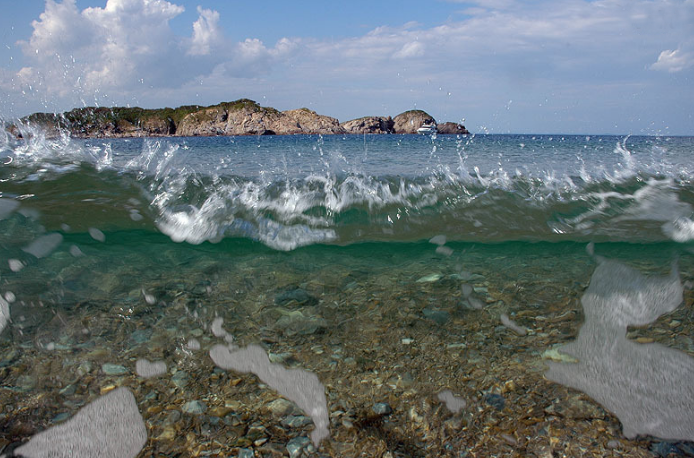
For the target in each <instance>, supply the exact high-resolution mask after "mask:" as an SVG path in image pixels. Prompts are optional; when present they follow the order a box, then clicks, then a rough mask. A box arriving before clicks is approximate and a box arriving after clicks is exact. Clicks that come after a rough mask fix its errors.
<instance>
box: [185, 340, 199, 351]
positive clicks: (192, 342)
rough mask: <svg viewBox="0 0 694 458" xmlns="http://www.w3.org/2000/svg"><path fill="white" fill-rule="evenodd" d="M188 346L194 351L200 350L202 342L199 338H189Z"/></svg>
mask: <svg viewBox="0 0 694 458" xmlns="http://www.w3.org/2000/svg"><path fill="white" fill-rule="evenodd" d="M186 347H187V348H188V350H192V351H196V350H200V342H199V341H198V339H190V340H188V343H187V344H186Z"/></svg>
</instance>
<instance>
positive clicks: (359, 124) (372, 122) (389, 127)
mask: <svg viewBox="0 0 694 458" xmlns="http://www.w3.org/2000/svg"><path fill="white" fill-rule="evenodd" d="M393 124H394V123H393V118H391V117H390V116H388V117H387V118H383V117H380V116H365V117H363V118H358V119H353V120H351V121H347V122H344V123H342V124H341V126H342V128H343V129H344V130H345V131H346V133H348V134H392V133H394V132H395V131H394V130H393Z"/></svg>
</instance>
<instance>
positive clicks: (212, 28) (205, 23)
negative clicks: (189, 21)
mask: <svg viewBox="0 0 694 458" xmlns="http://www.w3.org/2000/svg"><path fill="white" fill-rule="evenodd" d="M198 14H200V17H199V18H198V20H197V21H195V22H194V23H193V40H192V43H191V46H190V49H189V50H188V53H189V54H191V55H207V54H209V53H210V47H211V46H214V45H216V44H219V43H221V42H222V41H223V36H222V31H221V29H220V28H219V13H218V12H217V11H212V10H206V9H203V8H202V7H200V6H198Z"/></svg>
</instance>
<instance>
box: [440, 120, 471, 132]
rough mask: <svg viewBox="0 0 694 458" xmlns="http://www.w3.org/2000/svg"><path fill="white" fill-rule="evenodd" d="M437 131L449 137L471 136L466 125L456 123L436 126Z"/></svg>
mask: <svg viewBox="0 0 694 458" xmlns="http://www.w3.org/2000/svg"><path fill="white" fill-rule="evenodd" d="M436 130H437V131H438V133H439V134H444V135H446V134H448V135H469V134H470V131H468V130H467V129H466V128H465V126H464V125H462V124H458V123H455V122H444V123H442V124H439V125H437V126H436Z"/></svg>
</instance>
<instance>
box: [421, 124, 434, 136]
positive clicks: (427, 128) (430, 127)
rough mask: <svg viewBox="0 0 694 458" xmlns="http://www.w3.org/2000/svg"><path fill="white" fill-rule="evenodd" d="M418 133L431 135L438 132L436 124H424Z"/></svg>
mask: <svg viewBox="0 0 694 458" xmlns="http://www.w3.org/2000/svg"><path fill="white" fill-rule="evenodd" d="M417 133H418V134H422V135H430V134H435V133H436V124H422V127H420V128H419V129H417Z"/></svg>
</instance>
